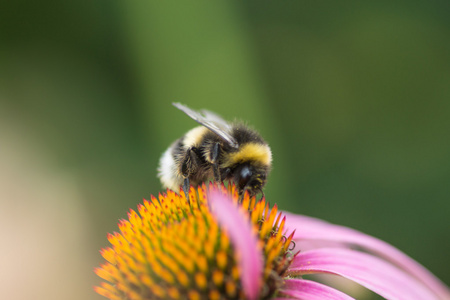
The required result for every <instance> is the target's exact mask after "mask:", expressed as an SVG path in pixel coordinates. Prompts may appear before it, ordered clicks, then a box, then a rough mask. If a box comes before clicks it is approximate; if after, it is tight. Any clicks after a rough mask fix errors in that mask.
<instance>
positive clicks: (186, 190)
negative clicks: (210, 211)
mask: <svg viewBox="0 0 450 300" xmlns="http://www.w3.org/2000/svg"><path fill="white" fill-rule="evenodd" d="M189 187H190V186H189V178H188V177H186V178H184V181H183V192H184V195H185V196H186V200H187V201H188V203H190V199H189Z"/></svg>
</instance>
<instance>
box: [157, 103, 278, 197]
mask: <svg viewBox="0 0 450 300" xmlns="http://www.w3.org/2000/svg"><path fill="white" fill-rule="evenodd" d="M173 105H174V106H175V107H177V108H178V109H180V110H181V111H183V112H184V113H185V114H187V115H188V116H189V117H191V118H192V119H194V120H195V121H196V122H198V123H199V124H200V125H202V126H199V127H195V128H193V129H191V130H190V131H188V132H187V133H186V134H185V135H184V136H182V137H181V138H179V139H178V140H176V141H175V142H174V143H173V144H172V145H171V146H170V147H169V148H168V149H167V150H166V152H164V154H163V155H162V157H161V159H160V162H159V168H158V176H159V178H160V179H161V183H162V185H163V186H164V187H165V188H169V189H172V190H174V191H179V190H180V187H181V186H182V188H183V191H184V193H185V195H188V191H189V187H190V185H193V186H197V185H199V184H201V183H203V182H205V181H207V180H209V179H214V180H215V181H224V180H229V181H233V182H234V183H235V184H236V186H237V188H238V190H239V193H240V195H242V193H243V192H244V191H248V192H249V194H250V195H256V194H257V193H258V192H261V193H262V194H263V191H262V188H263V187H264V185H265V184H266V180H267V175H268V173H269V172H270V169H271V163H272V152H271V151H270V147H269V145H268V144H267V143H266V142H265V141H264V140H263V139H262V137H261V136H260V135H259V133H257V132H256V131H254V130H252V129H250V128H249V127H248V126H246V125H244V124H242V123H237V122H233V123H228V122H226V121H225V120H223V119H222V118H221V117H219V116H218V115H216V114H214V113H212V112H210V111H207V110H202V111H199V112H198V111H194V110H192V109H190V108H189V107H187V106H185V105H183V104H180V103H173Z"/></svg>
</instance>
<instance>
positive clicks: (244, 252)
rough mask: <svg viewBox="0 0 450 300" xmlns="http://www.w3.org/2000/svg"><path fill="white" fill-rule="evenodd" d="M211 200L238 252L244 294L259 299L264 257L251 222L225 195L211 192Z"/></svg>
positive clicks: (251, 298) (219, 220) (217, 215)
mask: <svg viewBox="0 0 450 300" xmlns="http://www.w3.org/2000/svg"><path fill="white" fill-rule="evenodd" d="M209 200H210V203H211V210H212V212H213V213H214V215H215V216H216V218H217V221H218V222H219V224H220V225H221V227H222V228H224V229H225V230H226V231H227V233H228V235H229V237H230V240H231V243H232V244H233V245H234V248H235V249H236V251H238V254H239V255H238V260H239V261H238V263H239V266H240V269H241V281H242V286H243V288H244V292H245V294H246V296H247V298H248V299H250V300H253V299H257V298H258V296H259V289H260V282H261V278H262V269H263V256H262V253H261V250H260V249H259V248H258V240H257V238H256V235H255V234H254V233H253V232H252V227H251V225H250V222H249V220H248V219H246V218H245V216H244V215H242V214H241V213H240V212H239V210H238V207H236V206H235V205H234V204H233V202H232V200H231V199H230V198H229V197H227V196H226V195H224V194H223V193H221V192H219V191H217V190H211V192H210V193H209Z"/></svg>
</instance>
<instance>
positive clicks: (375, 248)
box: [285, 213, 450, 299]
mask: <svg viewBox="0 0 450 300" xmlns="http://www.w3.org/2000/svg"><path fill="white" fill-rule="evenodd" d="M285 214H286V216H287V220H286V228H288V229H293V228H297V230H296V232H295V235H294V240H310V241H325V242H335V243H345V244H352V245H355V246H358V247H361V248H363V249H365V250H368V251H370V252H372V253H374V254H377V255H378V256H380V257H383V258H385V259H386V260H388V261H390V262H392V263H394V264H395V265H397V266H398V267H400V268H402V269H403V270H405V271H406V272H407V273H409V274H411V275H412V276H414V277H416V278H417V279H418V280H419V281H420V282H422V283H423V284H425V285H426V286H427V287H428V288H429V289H430V290H431V291H433V292H434V293H435V294H436V295H437V296H438V299H450V291H449V289H448V288H447V287H446V286H445V284H444V283H442V282H441V281H440V280H439V279H438V278H436V277H435V276H434V275H433V274H432V273H431V272H430V271H428V270H427V269H426V268H425V267H423V266H422V265H421V264H419V263H418V262H416V261H415V260H413V259H412V258H410V257H409V256H407V255H406V254H404V253H403V252H401V251H400V250H398V249H397V248H395V247H393V246H392V245H390V244H388V243H386V242H384V241H382V240H379V239H377V238H375V237H372V236H369V235H367V234H364V233H362V232H359V231H357V230H354V229H351V228H348V227H344V226H339V225H334V224H330V223H327V222H325V221H322V220H319V219H315V218H312V217H306V216H301V215H295V214H291V213H285ZM336 245H338V244H336Z"/></svg>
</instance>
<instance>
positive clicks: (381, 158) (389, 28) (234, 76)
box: [0, 1, 450, 299]
mask: <svg viewBox="0 0 450 300" xmlns="http://www.w3.org/2000/svg"><path fill="white" fill-rule="evenodd" d="M2 6H3V7H2V8H1V9H0V28H1V31H0V34H1V37H0V38H1V40H0V109H1V110H2V111H3V114H5V115H8V116H9V118H11V120H14V122H20V123H21V124H22V125H23V127H24V128H25V131H26V132H27V134H29V135H30V136H32V137H33V139H34V143H36V144H38V145H39V146H40V147H43V149H45V151H46V153H47V155H48V156H50V157H52V159H53V161H54V164H55V166H56V168H57V169H59V170H64V171H65V172H68V173H70V174H72V175H73V176H75V177H76V178H77V181H78V184H79V189H80V191H81V192H82V194H83V199H84V201H85V202H84V203H83V205H84V206H85V207H86V209H87V211H88V212H89V213H88V214H87V215H86V220H81V221H84V222H87V223H88V224H90V226H91V227H92V228H91V229H90V232H91V233H92V236H91V237H90V242H89V243H88V244H87V245H86V247H87V248H88V249H89V250H88V251H87V252H92V257H94V258H90V259H92V260H93V261H94V264H93V266H95V265H96V264H97V263H98V262H99V261H101V259H100V257H98V256H96V254H97V249H99V248H100V247H103V246H105V245H106V239H105V234H106V232H111V231H114V230H116V228H117V227H116V223H117V219H118V218H123V217H126V211H127V209H128V208H130V207H131V208H135V207H136V205H137V203H139V202H140V201H141V199H142V198H143V197H148V196H149V194H150V193H152V194H157V193H158V192H159V191H160V190H161V188H160V184H159V182H158V179H157V178H156V167H157V163H158V159H159V156H160V154H161V153H162V152H163V151H164V150H165V149H166V148H167V147H168V145H169V144H170V143H171V142H172V141H173V140H175V139H176V138H178V137H179V136H181V135H182V134H183V133H184V132H186V131H187V130H188V129H190V128H191V127H193V126H194V125H195V123H194V122H193V121H192V120H190V119H189V118H188V117H186V116H185V115H183V114H182V113H181V112H180V111H178V110H177V109H175V108H174V107H172V106H171V102H182V103H185V104H188V105H189V106H190V107H192V108H196V109H197V108H207V109H209V110H212V111H215V112H217V113H218V114H220V115H222V116H223V117H224V118H226V119H230V120H233V119H234V118H237V119H241V120H245V121H246V122H248V124H251V125H252V126H253V127H255V128H257V129H258V130H259V131H260V132H261V133H262V135H263V136H264V137H265V139H266V140H267V141H268V142H269V144H270V145H271V147H272V150H273V156H274V168H273V172H272V173H271V176H270V180H269V183H268V185H267V190H266V196H267V197H268V198H269V200H270V202H271V203H275V202H276V203H278V204H279V206H280V207H281V208H282V209H285V210H290V211H293V212H297V213H302V214H307V215H310V216H315V217H319V218H323V219H326V220H328V221H330V222H334V223H338V224H343V225H346V226H350V227H353V228H356V229H358V230H361V231H363V232H366V233H369V234H371V235H374V236H377V237H380V238H382V239H384V240H386V241H388V242H389V243H391V244H393V245H395V246H397V247H398V248H400V249H401V250H403V251H404V252H406V253H407V254H409V255H410V256H412V257H413V258H414V259H416V260H418V261H419V262H421V263H422V264H423V265H425V266H426V267H427V268H429V269H430V270H431V271H432V272H433V273H435V274H436V275H437V276H438V277H440V278H441V279H442V280H443V281H444V282H446V283H449V282H450V272H449V271H448V270H449V268H448V267H449V266H450V258H449V255H448V253H450V221H449V219H450V218H449V214H450V201H449V200H450V184H449V181H450V39H449V38H448V37H449V36H450V21H449V20H450V19H449V18H448V12H449V4H448V3H447V2H446V1H431V2H426V5H425V2H423V3H422V2H421V1H405V2H403V3H400V2H398V3H397V4H392V3H390V2H389V1H382V2H377V3H372V4H370V3H364V4H363V3H359V2H354V3H353V4H342V3H339V2H334V1H325V2H323V1H322V2H317V3H316V2H311V3H304V2H295V1H284V2H282V3H281V2H269V1H260V2H256V1H252V2H243V1H227V2H225V1H219V2H208V1H200V2H195V3H194V2H189V3H187V2H186V3H179V2H169V1H167V2H149V3H148V2H147V3H140V2H138V3H136V2H125V3H117V2H112V1H92V2H89V3H84V4H82V3H78V2H74V3H70V2H67V3H66V2H60V3H53V2H52V1H44V2H42V1H41V2H39V3H37V2H36V3H34V2H29V3H28V2H27V1H15V2H13V1H10V2H8V3H7V4H6V3H5V4H2ZM14 122H12V124H13V123H14ZM14 124H15V123H14ZM4 200H5V201H7V199H1V201H4ZM62 201H64V200H62ZM89 272H90V270H89ZM90 275H91V274H89V276H90ZM92 282H93V283H92V284H96V283H97V282H98V281H96V279H95V277H94V276H93V275H92ZM93 298H95V296H93ZM95 299H96V298H95Z"/></svg>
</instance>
